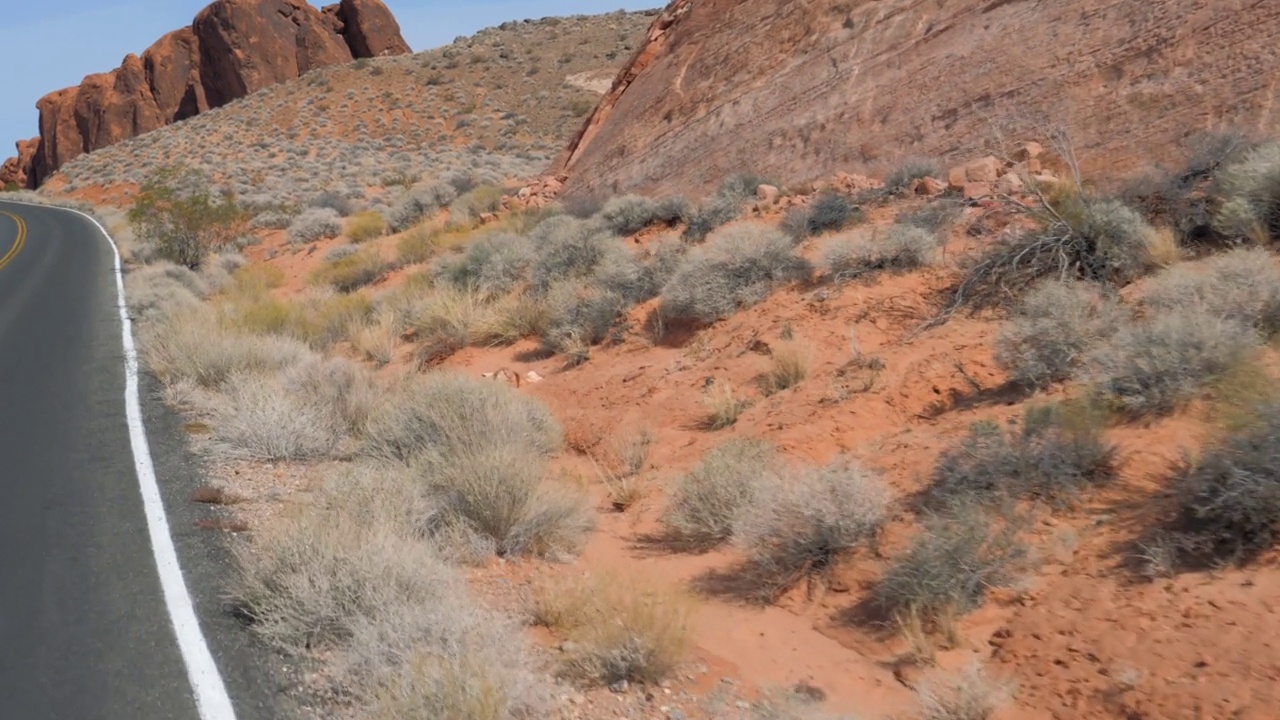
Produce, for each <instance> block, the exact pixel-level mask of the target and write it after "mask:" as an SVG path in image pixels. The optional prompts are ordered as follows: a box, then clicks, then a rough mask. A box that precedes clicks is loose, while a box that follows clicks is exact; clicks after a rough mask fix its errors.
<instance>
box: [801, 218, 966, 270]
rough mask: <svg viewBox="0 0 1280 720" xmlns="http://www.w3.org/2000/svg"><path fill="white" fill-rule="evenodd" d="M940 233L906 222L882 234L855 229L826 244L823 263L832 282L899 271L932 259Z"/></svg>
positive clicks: (915, 266)
mask: <svg viewBox="0 0 1280 720" xmlns="http://www.w3.org/2000/svg"><path fill="white" fill-rule="evenodd" d="M941 246H942V237H941V236H940V235H939V234H938V233H936V232H932V231H930V230H927V229H925V228H921V227H917V226H915V225H908V224H896V225H891V226H890V227H889V228H888V229H887V230H885V231H884V233H883V234H880V235H877V234H870V233H867V232H865V231H856V232H852V233H848V234H843V235H837V236H835V237H833V238H831V240H829V241H828V242H827V244H826V249H825V252H824V256H823V264H824V265H825V267H826V271H827V276H828V277H830V278H831V280H832V281H834V282H849V281H851V280H860V279H865V278H869V277H872V276H874V275H877V274H880V273H902V272H907V271H910V270H915V269H918V268H922V267H925V266H927V265H929V264H931V263H932V262H933V261H934V258H935V256H936V255H937V253H938V248H940V247H941Z"/></svg>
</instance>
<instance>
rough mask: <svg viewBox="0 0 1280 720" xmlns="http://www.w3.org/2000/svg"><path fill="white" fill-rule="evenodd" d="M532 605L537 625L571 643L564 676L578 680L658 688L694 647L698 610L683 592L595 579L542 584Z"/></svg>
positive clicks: (608, 578)
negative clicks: (694, 614) (693, 628)
mask: <svg viewBox="0 0 1280 720" xmlns="http://www.w3.org/2000/svg"><path fill="white" fill-rule="evenodd" d="M532 600H533V602H532V607H531V611H532V614H533V618H534V621H535V622H537V623H539V624H542V625H546V626H547V627H549V628H551V629H552V630H554V631H555V632H556V633H557V634H558V635H559V636H561V637H563V638H564V639H566V640H567V641H568V643H566V646H567V647H569V648H571V649H569V650H568V651H567V652H566V657H565V658H564V664H565V672H566V674H567V675H569V676H570V677H572V678H575V679H578V680H583V681H587V682H592V683H598V684H602V685H608V684H610V683H614V682H617V681H619V680H627V681H631V682H645V683H658V682H660V681H662V680H664V679H666V678H667V677H668V676H670V675H671V673H672V672H673V671H674V670H675V669H676V667H677V666H678V665H679V664H680V662H681V661H682V660H683V659H684V655H685V653H686V652H688V649H689V646H690V639H689V635H690V624H691V621H692V617H691V616H692V611H693V607H694V605H693V600H692V598H690V597H688V596H686V595H684V594H683V593H682V592H680V591H679V590H671V589H655V585H653V584H651V583H643V582H639V581H637V580H635V579H633V578H624V577H619V576H597V577H594V578H590V579H586V580H577V581H568V582H561V583H547V584H544V585H542V586H541V587H539V588H537V590H536V591H535V593H534V596H533V598H532Z"/></svg>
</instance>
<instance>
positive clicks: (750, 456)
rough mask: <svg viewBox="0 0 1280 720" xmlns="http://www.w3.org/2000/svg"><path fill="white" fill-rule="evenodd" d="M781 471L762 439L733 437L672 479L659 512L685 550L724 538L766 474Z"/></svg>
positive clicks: (708, 545) (774, 454)
mask: <svg viewBox="0 0 1280 720" xmlns="http://www.w3.org/2000/svg"><path fill="white" fill-rule="evenodd" d="M781 471H782V461H781V458H779V456H778V453H777V451H776V450H775V449H774V447H773V446H772V445H770V444H769V443H766V442H764V441H763V440H757V439H754V438H734V439H732V440H728V441H726V442H724V443H722V444H720V445H718V446H716V447H715V448H713V449H712V450H711V451H710V452H708V453H707V454H706V456H704V457H703V458H702V461H701V462H699V463H698V464H697V466H695V467H694V468H693V469H692V470H690V471H689V472H688V473H686V474H685V475H684V476H683V477H682V478H680V480H679V482H678V483H677V484H676V487H675V490H674V491H673V492H672V494H671V499H670V501H669V502H668V504H667V507H666V510H665V511H664V512H663V515H662V524H663V526H664V527H665V528H666V531H667V536H668V539H669V540H670V541H672V542H673V543H674V544H676V545H679V546H682V547H685V548H688V549H690V550H708V549H710V548H713V547H715V546H716V545H719V544H721V543H723V542H725V541H727V540H728V539H729V538H730V537H732V535H733V525H734V522H736V521H737V519H738V514H739V513H740V512H741V511H742V509H743V508H744V507H746V506H747V504H748V503H750V502H752V500H753V499H754V498H755V496H756V493H757V491H758V490H759V488H760V486H761V485H762V484H763V483H764V482H765V481H766V478H768V477H769V476H771V475H774V474H778V473H780V472H781Z"/></svg>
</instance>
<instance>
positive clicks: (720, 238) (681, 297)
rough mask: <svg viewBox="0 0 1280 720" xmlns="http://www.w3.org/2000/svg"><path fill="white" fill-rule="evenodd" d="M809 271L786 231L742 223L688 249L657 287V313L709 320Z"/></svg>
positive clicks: (805, 278)
mask: <svg viewBox="0 0 1280 720" xmlns="http://www.w3.org/2000/svg"><path fill="white" fill-rule="evenodd" d="M811 273H812V267H811V266H810V264H809V262H808V261H807V260H805V259H804V258H802V257H800V256H798V255H796V254H795V253H794V252H792V248H791V242H790V240H789V239H788V238H787V236H786V235H783V234H782V233H781V232H778V231H777V230H775V229H773V228H770V227H768V226H766V225H761V224H754V223H753V224H748V225H742V226H738V227H734V228H730V229H727V230H725V231H724V232H722V233H720V234H718V235H717V236H716V237H714V238H712V239H711V240H710V241H709V242H708V243H707V244H706V245H704V246H702V247H698V248H695V249H693V250H691V251H690V252H689V253H688V255H687V256H686V257H685V261H684V263H683V264H681V266H680V268H679V269H678V270H677V271H676V272H675V274H674V275H673V276H672V277H671V279H670V280H669V281H668V282H667V284H666V285H665V286H664V287H663V288H662V303H661V305H660V306H659V311H660V312H661V314H662V315H663V316H664V317H666V318H668V319H674V320H693V321H698V322H712V321H715V320H719V319H720V318H723V317H727V316H729V315H731V314H733V313H734V312H736V311H737V310H738V309H740V308H742V307H746V306H749V305H754V304H755V303H758V302H760V301H761V300H763V299H764V298H765V297H767V296H768V294H769V293H770V292H771V291H772V290H773V289H774V288H776V287H778V286H780V285H784V284H787V283H791V282H795V281H798V280H808V279H809V276H810V274H811Z"/></svg>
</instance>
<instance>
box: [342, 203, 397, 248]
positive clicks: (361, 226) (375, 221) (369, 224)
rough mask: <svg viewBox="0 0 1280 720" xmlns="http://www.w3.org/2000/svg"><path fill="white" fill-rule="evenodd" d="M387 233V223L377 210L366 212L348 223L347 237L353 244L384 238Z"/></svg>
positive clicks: (353, 217) (358, 214)
mask: <svg viewBox="0 0 1280 720" xmlns="http://www.w3.org/2000/svg"><path fill="white" fill-rule="evenodd" d="M386 231H387V221H386V220H385V219H384V218H383V217H382V214H381V213H379V212H378V211H377V210H365V211H364V212H362V213H357V214H356V215H354V216H352V218H351V219H350V220H348V221H347V237H349V238H351V242H355V243H362V242H365V241H367V240H373V239H374V238H379V237H382V234H383V233H385V232H386Z"/></svg>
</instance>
